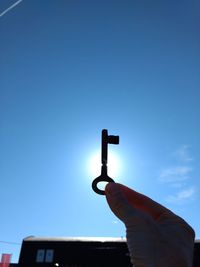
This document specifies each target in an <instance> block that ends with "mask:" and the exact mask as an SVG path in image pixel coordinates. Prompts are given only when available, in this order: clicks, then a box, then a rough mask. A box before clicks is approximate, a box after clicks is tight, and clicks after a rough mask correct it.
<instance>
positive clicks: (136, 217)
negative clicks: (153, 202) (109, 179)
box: [105, 183, 149, 226]
mask: <svg viewBox="0 0 200 267" xmlns="http://www.w3.org/2000/svg"><path fill="white" fill-rule="evenodd" d="M105 194H106V200H107V202H108V205H109V206H110V209H111V210H112V212H113V213H114V214H115V215H116V216H117V217H118V218H119V219H120V220H121V221H123V222H124V223H125V224H126V225H127V226H128V225H130V223H131V224H132V226H133V225H134V226H139V225H141V224H143V223H144V220H146V219H149V218H144V217H149V216H147V215H146V214H144V213H143V212H141V211H140V210H138V209H136V208H135V207H133V206H132V205H130V203H129V201H128V199H127V197H126V196H125V194H124V193H123V191H122V190H121V186H120V184H117V183H109V184H107V186H106V188H105Z"/></svg>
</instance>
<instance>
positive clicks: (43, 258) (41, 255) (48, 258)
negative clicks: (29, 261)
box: [36, 249, 54, 263]
mask: <svg viewBox="0 0 200 267" xmlns="http://www.w3.org/2000/svg"><path fill="white" fill-rule="evenodd" d="M53 255H54V250H53V249H46V250H45V249H38V250H37V254H36V262H37V263H41V262H47V263H50V262H53Z"/></svg>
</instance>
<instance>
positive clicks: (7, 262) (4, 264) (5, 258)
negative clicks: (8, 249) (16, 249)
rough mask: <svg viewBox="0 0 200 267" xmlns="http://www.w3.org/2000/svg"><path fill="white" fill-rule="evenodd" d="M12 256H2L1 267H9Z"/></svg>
mask: <svg viewBox="0 0 200 267" xmlns="http://www.w3.org/2000/svg"><path fill="white" fill-rule="evenodd" d="M11 256H12V254H2V256H1V263H0V267H9V265H10V260H11Z"/></svg>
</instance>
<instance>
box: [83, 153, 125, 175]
mask: <svg viewBox="0 0 200 267" xmlns="http://www.w3.org/2000/svg"><path fill="white" fill-rule="evenodd" d="M107 166H108V175H109V176H110V177H111V178H116V177H119V175H120V169H121V166H120V160H119V157H118V156H117V155H116V154H115V153H114V152H113V151H110V150H109V153H108V164H107ZM88 169H89V175H90V176H92V177H97V176H99V175H100V174H101V153H100V152H98V151H97V152H96V153H94V154H93V155H91V157H90V160H89V168H88Z"/></svg>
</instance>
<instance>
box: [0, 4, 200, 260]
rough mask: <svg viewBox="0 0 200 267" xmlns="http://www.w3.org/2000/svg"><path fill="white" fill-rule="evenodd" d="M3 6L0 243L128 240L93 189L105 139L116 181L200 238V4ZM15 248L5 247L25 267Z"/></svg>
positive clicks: (0, 26) (0, 22) (1, 248)
mask: <svg viewBox="0 0 200 267" xmlns="http://www.w3.org/2000/svg"><path fill="white" fill-rule="evenodd" d="M15 2H16V1H11V0H1V2H0V13H1V14H2V15H1V16H0V52H1V56H0V188H1V194H0V203H1V224H0V225H1V227H0V241H4V242H14V243H19V244H21V241H22V239H23V238H24V237H26V236H29V235H35V236H115V237H120V236H125V230H124V226H123V225H122V223H121V222H119V221H118V220H117V219H116V218H115V217H114V215H113V214H112V213H111V211H110V210H109V208H108V206H107V204H106V201H105V198H104V197H102V196H99V195H97V194H95V193H94V192H93V191H92V189H91V182H92V179H93V178H94V177H92V176H91V174H90V172H89V171H88V162H89V161H90V158H91V155H92V154H94V153H95V151H97V150H98V149H100V135H101V130H102V129H103V128H107V129H108V130H109V133H111V134H117V135H120V145H119V146H116V147H114V148H113V149H114V150H115V152H116V153H117V154H118V157H119V158H120V162H121V165H122V170H121V173H119V175H118V177H116V179H115V180H116V181H118V182H121V183H123V184H125V185H127V186H130V187H132V188H134V189H136V190H138V191H140V192H142V193H144V194H147V195H148V196H150V197H151V198H153V199H155V200H156V201H159V202H160V203H162V204H163V205H165V206H167V207H168V208H170V209H172V210H173V211H174V212H176V213H177V214H179V215H180V216H182V217H183V218H184V219H185V220H186V221H188V222H189V223H190V224H191V225H192V226H193V227H194V229H195V231H196V236H197V238H199V237H200V226H199V221H200V214H199V203H200V192H199V185H200V166H199V162H200V142H199V138H200V123H199V117H200V88H199V85H200V11H199V10H200V4H199V1H198V0H166V1H164V0H163V1H160V0H152V1H149V0H144V1H143V0H125V1H120V0H101V1H100V0H95V1H94V0H90V1H88V0H86V1H82V0H77V1H74V0H73V1H72V0H70V1H67V0H59V1H57V0H48V1H40V0H34V1H31V0H23V1H21V2H19V3H18V5H16V6H15V7H13V8H12V9H10V10H8V12H6V13H3V12H4V11H5V10H6V9H7V8H9V6H11V5H13V4H14V3H15ZM19 251H20V245H17V244H6V243H3V242H0V253H12V254H13V262H15V261H17V260H18V255H19Z"/></svg>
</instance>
